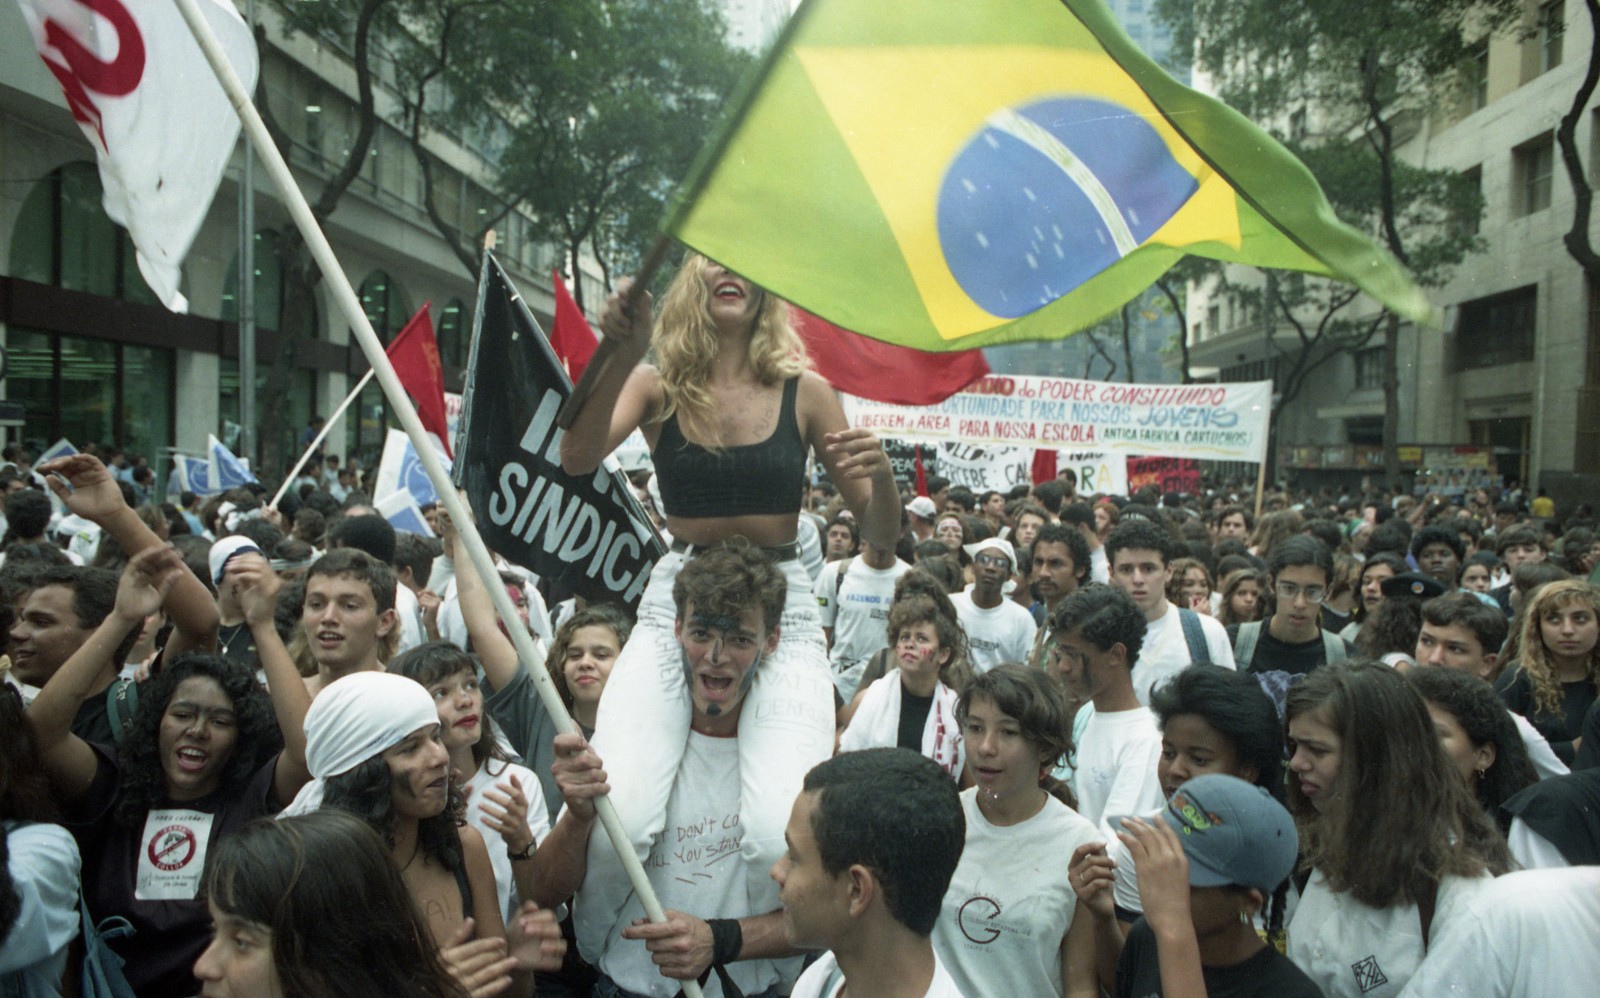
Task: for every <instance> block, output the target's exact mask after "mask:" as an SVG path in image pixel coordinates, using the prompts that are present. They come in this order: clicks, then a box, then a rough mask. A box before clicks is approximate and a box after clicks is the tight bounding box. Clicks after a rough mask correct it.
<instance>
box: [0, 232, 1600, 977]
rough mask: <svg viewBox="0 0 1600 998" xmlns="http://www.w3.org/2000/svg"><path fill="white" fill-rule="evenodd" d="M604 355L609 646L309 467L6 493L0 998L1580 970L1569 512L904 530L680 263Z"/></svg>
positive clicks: (819, 414) (1100, 504) (751, 314)
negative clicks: (539, 675) (653, 526)
mask: <svg viewBox="0 0 1600 998" xmlns="http://www.w3.org/2000/svg"><path fill="white" fill-rule="evenodd" d="M602 328H603V329H604V331H605V334H606V335H607V336H608V337H610V338H611V339H612V340H614V341H615V343H616V344H617V347H618V349H619V352H620V353H621V355H622V358H623V363H620V364H613V365H612V366H611V367H610V368H609V370H608V372H607V373H605V374H604V375H603V376H602V377H601V378H600V379H599V381H598V383H597V384H596V390H595V392H594V394H593V395H592V396H591V398H590V399H589V401H588V403H587V404H586V406H585V408H584V409H583V410H582V411H581V412H580V413H579V415H578V419H577V421H576V423H575V424H574V425H573V427H572V428H571V429H570V430H569V431H568V432H567V433H566V435H565V436H564V437H563V440H562V444H561V460H562V463H563V465H564V467H565V469H566V470H567V471H568V472H571V473H575V474H587V473H589V472H591V471H593V470H594V469H595V468H596V467H597V466H598V464H599V463H600V461H601V460H602V459H603V458H604V457H605V456H606V455H607V454H608V453H610V452H611V451H612V450H614V449H615V448H616V446H617V445H618V444H619V443H620V442H621V441H622V440H623V439H624V438H625V437H627V436H628V435H629V434H631V433H633V432H634V431H636V430H639V431H642V432H643V434H644V436H645V438H646V440H647V442H648V443H649V444H650V447H651V451H652V455H653V461H652V469H651V470H650V471H647V472H643V473H640V474H639V475H638V476H637V481H636V483H635V484H636V485H637V487H638V490H639V495H640V497H641V499H642V500H643V501H644V503H645V506H646V508H647V509H648V510H649V511H650V513H651V515H652V516H653V517H654V518H655V519H656V521H657V526H658V527H659V528H660V529H661V531H662V533H663V535H664V537H665V538H666V540H667V541H668V553H667V555H666V556H665V557H663V558H662V559H660V560H659V561H658V562H657V563H656V565H655V567H654V570H653V572H652V575H651V578H650V580H649V584H648V586H647V587H646V589H645V590H644V593H643V596H642V598H641V600H640V602H639V605H638V607H637V608H636V610H635V611H630V610H629V609H628V608H624V607H617V606H610V605H601V604H590V603H588V602H586V601H585V600H584V599H582V598H581V597H578V596H576V595H574V594H572V593H566V592H555V591H551V590H550V589H549V587H548V585H547V584H546V583H545V582H544V581H543V580H541V579H539V578H538V577H537V576H534V575H532V574H531V573H530V572H528V571H527V570H526V569H524V568H522V567H519V566H516V565H513V564H510V563H507V562H505V561H503V560H501V563H500V566H499V568H500V571H499V572H498V574H497V575H495V576H494V577H491V578H484V577H482V576H480V574H479V573H478V572H477V571H476V570H475V569H474V568H473V566H472V563H471V562H470V561H469V560H468V559H466V558H465V557H460V556H459V554H460V552H459V550H458V545H459V531H460V529H462V525H460V524H457V523H454V522H452V520H451V518H450V517H449V516H448V515H447V514H446V513H445V512H444V511H443V510H441V509H437V508H428V509H426V510H425V513H426V514H427V516H428V519H429V523H430V526H431V528H432V530H433V533H434V534H435V536H426V537H425V536H420V535H417V534H411V533H397V532H396V531H395V529H394V528H393V527H392V526H391V525H390V524H389V522H388V521H387V520H385V519H384V518H383V517H382V516H380V515H378V513H377V511H376V509H375V507H374V506H373V503H372V499H371V497H370V496H368V495H366V494H364V493H362V492H360V491H359V490H358V489H357V488H356V483H355V482H354V480H353V478H352V476H351V474H350V471H349V469H348V467H347V466H346V467H345V468H342V469H340V471H341V472H342V474H339V475H336V477H335V479H334V483H335V484H338V485H339V488H340V492H339V494H335V493H334V492H333V491H332V489H330V488H329V482H328V481H327V480H325V479H324V478H323V477H321V476H312V477H311V478H309V479H308V480H306V481H304V482H299V483H293V484H294V485H296V486H297V487H293V488H291V489H290V490H288V492H287V494H286V496H285V498H284V500H283V501H281V502H280V503H279V504H278V505H277V506H275V507H268V506H266V505H264V504H263V499H264V498H265V493H264V492H263V491H261V490H259V489H254V488H247V489H238V490H232V491H229V492H227V493H225V494H223V495H220V496H215V497H212V498H210V499H208V500H206V501H204V502H200V501H198V500H197V501H194V502H192V503H187V504H182V503H180V504H172V505H158V504H156V503H154V502H153V501H152V497H151V494H150V493H149V492H145V491H141V490H140V488H139V481H138V480H130V477H132V476H131V474H124V473H123V471H122V469H121V468H120V467H119V466H118V464H117V462H116V460H115V459H113V460H112V461H110V462H109V463H108V462H107V461H106V460H102V459H101V458H100V457H98V456H95V455H91V454H83V455H76V456H72V457H66V458H60V459H56V460H53V461H49V462H46V463H44V464H42V465H40V466H39V467H37V468H30V467H28V466H27V463H26V460H25V455H22V454H20V453H16V452H11V453H8V454H7V457H8V458H9V459H10V461H11V464H10V466H9V467H7V468H4V469H0V492H3V493H4V497H5V499H4V505H5V510H4V512H5V516H6V521H7V523H6V530H5V536H4V540H3V542H0V559H3V560H0V624H4V625H5V626H4V628H3V629H0V633H3V634H4V635H5V642H6V643H5V648H4V651H5V653H6V657H5V659H4V660H0V664H3V666H4V670H5V683H4V688H3V690H0V821H3V830H4V835H3V836H0V870H3V871H4V879H3V880H0V994H6V995H10V994H21V995H27V996H30V998H31V996H52V998H54V996H59V995H61V994H78V993H82V994H117V995H136V996H138V998H187V996H192V995H196V994H203V995H208V996H229V998H258V996H259V998H278V996H299V995H312V996H322V995H328V996H332V995H358V996H366V995H371V996H380V995H407V996H409V995H417V996H424V995H426V996H451V998H459V996H462V995H469V996H475V998H477V996H484V998H487V996H492V995H502V994H504V995H530V994H534V993H538V994H541V995H581V996H589V995H594V996H597V998H625V996H654V998H671V996H673V995H676V994H677V993H678V992H679V989H680V987H681V986H682V985H683V982H686V981H691V980H693V981H698V982H700V983H701V984H702V985H703V987H704V988H705V990H706V993H707V994H709V995H713V996H722V998H733V996H736V995H737V996H748V998H768V996H772V998H776V996H782V995H793V996H803V998H813V996H819V998H820V996H826V998H838V996H841V995H853V996H860V995H875V996H939V998H946V996H960V995H964V996H967V998H983V996H1005V998H1020V996H1029V998H1031V996H1040V998H1043V996H1049V995H1062V996H1065V995H1074V996H1093V995H1098V994H1102V993H1104V994H1112V995H1118V996H1130V998H1132V996H1139V998H1143V996H1147V995H1153V994H1165V995H1169V996H1178V995H1196V994H1211V995H1283V996H1290V998H1295V996H1301V995H1306V996H1311V995H1331V996H1346V995H1348V996H1352V998H1355V996H1374V995H1376V996H1384V995H1400V994H1406V995H1419V996H1426V995H1438V994H1460V995H1480V994H1481V995H1544V994H1552V995H1553V994H1567V993H1571V989H1570V986H1569V985H1570V982H1571V981H1574V980H1583V979H1588V978H1592V977H1593V976H1594V975H1595V974H1596V973H1600V956H1597V953H1600V947H1596V946H1594V945H1591V944H1592V943H1593V942H1594V941H1596V940H1600V817H1597V816H1600V706H1597V691H1600V588H1597V587H1596V580H1597V575H1600V564H1597V563H1600V540H1597V538H1596V533H1595V528H1594V525H1593V523H1592V522H1590V520H1589V519H1588V516H1587V511H1586V510H1581V509H1580V510H1579V511H1577V512H1576V513H1575V514H1574V515H1573V516H1571V517H1569V518H1568V519H1567V521H1566V522H1564V523H1559V524H1558V523H1557V521H1556V520H1555V519H1554V517H1553V511H1552V510H1551V509H1549V508H1548V506H1547V507H1544V508H1542V509H1541V510H1540V511H1541V512H1542V513H1544V514H1545V515H1543V516H1539V517H1536V516H1534V515H1532V513H1531V512H1530V511H1528V510H1525V509H1524V508H1523V505H1522V504H1521V503H1520V502H1519V501H1518V497H1516V496H1510V495H1508V496H1505V497H1501V496H1489V495H1487V494H1482V493H1479V494H1470V495H1469V494H1463V495H1462V496H1460V497H1457V501H1447V500H1444V499H1442V498H1440V497H1436V496H1431V495H1429V496H1424V497H1422V498H1421V499H1420V500H1419V499H1417V498H1415V497H1412V496H1405V495H1401V496H1393V495H1389V494H1386V493H1373V494H1357V495H1347V496H1334V495H1332V494H1329V493H1327V492H1323V493H1320V494H1303V493H1290V492H1287V491H1279V492H1275V493H1273V494H1272V495H1269V496H1267V497H1266V501H1265V503H1264V509H1263V511H1262V512H1261V514H1260V516H1259V518H1258V517H1257V515H1256V510H1255V508H1254V504H1253V503H1242V502H1241V496H1240V495H1239V494H1237V493H1235V492H1233V491H1232V490H1231V489H1230V488H1229V487H1228V486H1227V484H1226V483H1222V484H1219V485H1218V486H1217V487H1216V488H1213V489H1210V490H1208V491H1206V492H1205V493H1203V494H1200V495H1178V494H1161V493H1160V492H1159V490H1157V489H1154V488H1149V487H1146V488H1143V489H1140V490H1138V491H1136V492H1135V494H1133V495H1132V496H1105V495H1079V494H1078V492H1077V488H1076V485H1077V483H1076V481H1075V480H1074V479H1073V477H1072V475H1071V473H1070V472H1065V473H1063V474H1062V475H1060V476H1058V477H1055V478H1051V479H1048V480H1045V481H1041V482H1036V483H1034V484H1033V485H1031V486H1028V485H1024V486H1019V487H1017V488H1016V489H1014V490H1012V491H1011V492H1009V493H1002V492H1000V491H995V490H989V491H980V492H976V493H975V492H974V491H973V490H970V489H967V488H963V487H960V486H954V487H953V486H951V484H950V483H949V482H948V481H945V480H942V479H940V478H938V477H937V476H934V477H931V478H929V479H928V480H927V481H926V482H925V488H924V489H923V490H922V492H921V493H920V494H919V493H916V492H914V491H913V490H911V489H910V488H909V487H908V486H907V485H905V484H902V483H898V482H896V480H895V478H894V476H893V474H892V471H891V467H890V463H889V460H888V458H887V457H886V455H885V453H884V451H883V449H882V447H881V445H880V443H879V442H878V441H877V440H876V438H875V437H874V436H873V435H872V434H871V433H869V432H866V431H864V430H852V429H850V428H849V426H848V424H847V422H846V420H845V417H844V413H843V411H842V410H841V408H840V405H839V403H838V401H837V399H836V397H835V395H834V394H833V392H832V391H831V389H829V387H828V385H827V384H826V382H824V381H822V379H820V378H819V377H818V376H817V375H816V374H814V373H812V372H811V371H810V370H809V368H808V367H807V365H806V363H805V353H804V348H803V346H802V345H801V342H800V340H799V339H798V338H797V337H796V336H795V334H794V332H793V331H792V329H791V328H790V326H789V324H788V321H787V317H786V306H785V305H784V304H783V303H782V302H780V301H778V300H777V299H775V298H772V297H771V296H769V295H767V294H766V293H765V292H763V291H762V290H761V289H760V288H758V287H755V286H753V285H751V284H750V283H749V282H748V281H746V280H744V279H743V278H741V277H739V276H738V275H736V274H732V273H730V272H728V271H726V270H725V269H723V268H721V267H719V266H717V265H716V264H714V263H712V262H711V261H708V260H705V259H704V258H701V257H698V256H690V257H689V258H688V259H687V260H686V262H685V263H684V265H683V267H682V268H681V270H680V271H679V273H678V275H677V276H676V278H675V279H674V280H673V282H672V284H671V287H670V288H669V290H668V291H667V292H666V294H665V296H664V300H663V302H662V304H661V307H660V308H659V310H656V313H655V314H653V315H652V309H651V307H650V302H649V299H648V297H647V296H645V297H643V298H641V300H640V302H639V303H637V304H634V305H632V306H630V305H629V304H628V303H627V300H626V299H625V298H624V297H623V296H621V295H618V296H613V298H612V299H611V300H610V301H609V302H608V303H607V306H606V310H605V313H604V317H603V320H602ZM808 455H814V456H815V459H816V461H817V462H818V465H819V466H820V476H819V481H818V482H813V481H811V479H810V476H809V475H808V472H807V468H808ZM113 458H114V456H113ZM124 461H125V458H124ZM143 477H144V478H145V479H146V480H148V478H149V476H143ZM341 479H342V481H341ZM147 484H148V482H147ZM494 587H500V588H502V589H504V590H505V591H506V593H507V595H508V596H510V597H511V599H512V603H513V604H514V605H515V606H516V607H517V608H518V610H519V612H520V619H518V620H515V621H511V622H510V623H509V626H510V627H520V628H524V629H526V630H527V631H528V632H529V633H530V634H531V635H532V636H533V637H534V639H535V646H536V648H537V649H538V650H539V651H540V652H541V654H542V655H543V660H542V661H533V662H529V661H523V660H520V659H519V656H518V653H517V651H516V649H515V647H514V645H513V642H512V641H511V638H510V633H511V632H510V631H509V630H508V624H507V623H506V622H503V621H502V620H501V619H500V618H499V616H498V615H497V614H496V612H495V610H494V607H493V603H492V600H491V595H490V594H491V591H492V589H493V588H494ZM534 670H539V671H543V672H544V673H547V674H548V677H549V680H550V681H551V682H553V684H554V686H555V689H556V691H557V692H558V694H559V697H560V699H561V702H562V704H563V705H564V706H565V708H566V711H567V712H568V713H569V714H570V715H571V717H572V718H573V720H574V721H575V722H576V727H577V731H576V732H575V733H567V734H561V733H559V732H560V731H561V730H562V729H563V728H564V727H565V726H564V725H563V724H562V723H561V722H560V720H559V718H558V717H556V716H554V715H553V714H552V712H551V709H550V708H548V707H547V706H546V704H545V701H544V700H543V699H541V698H540V696H539V695H538V693H537V690H536V685H537V684H536V676H535V671H534ZM602 795H605V796H608V797H609V798H610V800H611V802H612V804H613V805H614V806H615V808H616V812H617V816H618V818H619V823H620V827H619V828H618V829H616V830H615V831H617V832H618V833H619V837H618V838H616V839H613V838H612V834H611V832H610V831H608V830H607V829H605V828H603V827H601V826H602V823H601V821H600V819H599V809H598V808H597V805H596V799H597V798H598V797H600V796H602ZM624 851H626V852H632V853H633V854H634V856H635V857H636V858H637V859H638V860H639V861H640V862H641V863H642V865H643V867H644V870H645V874H646V876H647V878H648V880H649V882H650V885H651V887H652V890H653V892H654V894H655V896H656V898H657V899H658V900H659V902H660V904H661V907H662V909H664V911H665V918H664V920H660V921H651V920H650V919H649V918H647V917H646V908H647V905H646V903H645V901H644V899H642V898H641V897H640V896H639V894H638V893H637V891H636V890H635V887H634V885H633V882H632V881H631V880H630V879H629V876H628V874H627V872H626V866H627V864H626V863H625V862H624V861H623V858H622V856H621V852H624ZM107 968H109V971H110V974H111V977H110V980H111V982H112V983H111V984H109V985H102V984H99V983H98V980H99V979H98V978H95V979H91V976H90V975H91V974H98V973H101V972H102V971H104V970H106V969H107ZM119 975H120V977H121V978H123V979H125V984H123V983H119V982H118V981H117V977H118V976H119ZM1586 975H1587V976H1586ZM106 987H109V988H111V990H103V988H106ZM119 987H120V988H122V990H116V988H119Z"/></svg>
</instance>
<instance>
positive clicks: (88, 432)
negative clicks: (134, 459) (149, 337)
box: [59, 336, 118, 448]
mask: <svg viewBox="0 0 1600 998" xmlns="http://www.w3.org/2000/svg"><path fill="white" fill-rule="evenodd" d="M60 341H61V367H60V382H59V384H60V392H61V434H60V435H61V436H64V437H66V438H67V439H68V440H71V441H72V442H73V444H75V445H76V446H77V447H79V448H83V447H84V446H85V445H87V444H90V443H96V444H110V443H114V442H115V441H116V437H117V422H118V420H117V356H116V353H117V349H116V344H114V343H108V342H106V341H104V340H88V339H81V338H79V337H77V336H62V337H60Z"/></svg>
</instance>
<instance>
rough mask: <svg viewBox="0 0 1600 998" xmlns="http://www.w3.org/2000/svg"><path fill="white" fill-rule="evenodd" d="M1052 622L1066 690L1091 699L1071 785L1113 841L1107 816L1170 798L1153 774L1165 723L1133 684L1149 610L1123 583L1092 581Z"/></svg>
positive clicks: (1145, 810)
mask: <svg viewBox="0 0 1600 998" xmlns="http://www.w3.org/2000/svg"><path fill="white" fill-rule="evenodd" d="M1050 627H1051V629H1052V630H1053V631H1054V632H1055V639H1056V651H1057V656H1058V660H1057V661H1058V670H1057V671H1058V674H1059V675H1060V676H1061V677H1062V679H1063V680H1064V681H1065V682H1066V684H1067V692H1068V693H1069V694H1070V695H1072V696H1074V697H1076V698H1077V699H1079V700H1081V701H1085V702H1092V703H1093V704H1094V714H1093V716H1092V717H1090V718H1089V721H1088V723H1087V724H1085V725H1084V728H1083V732H1082V733H1081V735H1079V737H1078V740H1077V749H1078V756H1077V763H1078V765H1077V769H1076V770H1075V771H1074V773H1073V777H1072V791H1073V793H1074V794H1075V795H1076V796H1077V798H1078V813H1079V814H1081V815H1083V816H1084V817H1085V818H1088V819H1089V820H1090V821H1092V822H1094V823H1095V824H1097V825H1100V826H1101V827H1102V830H1103V831H1104V832H1105V833H1106V835H1107V841H1110V835H1111V834H1112V829H1111V828H1110V826H1109V825H1108V824H1107V822H1106V819H1107V818H1109V817H1113V816H1118V817H1120V816H1122V815H1129V814H1149V813H1150V812H1151V811H1153V810H1155V809H1157V808H1159V807H1161V806H1162V804H1163V803H1165V800H1164V798H1163V797H1162V795H1161V784H1160V781H1159V780H1158V779H1157V778H1156V762H1157V760H1158V759H1160V757H1161V729H1160V728H1159V727H1158V726H1157V725H1156V719H1155V715H1153V714H1151V713H1150V708H1149V707H1146V706H1144V705H1143V704H1141V703H1140V702H1139V699H1138V697H1136V696H1135V695H1134V690H1133V671H1132V670H1133V662H1134V661H1135V660H1136V659H1137V658H1138V657H1139V646H1140V644H1141V643H1142V642H1143V641H1144V630H1145V619H1144V614H1143V613H1141V612H1140V611H1139V607H1138V605H1137V604H1135V603H1134V601H1133V599H1132V598H1131V597H1130V596H1128V594H1127V593H1125V592H1123V591H1122V590H1121V589H1117V588H1114V587H1111V586H1092V587H1090V588H1088V589H1080V590H1079V591H1078V592H1076V593H1073V594H1072V595H1071V596H1068V597H1067V598H1066V599H1065V600H1063V601H1062V603H1061V605H1060V606H1059V607H1057V608H1056V610H1055V612H1054V613H1053V614H1051V616H1050Z"/></svg>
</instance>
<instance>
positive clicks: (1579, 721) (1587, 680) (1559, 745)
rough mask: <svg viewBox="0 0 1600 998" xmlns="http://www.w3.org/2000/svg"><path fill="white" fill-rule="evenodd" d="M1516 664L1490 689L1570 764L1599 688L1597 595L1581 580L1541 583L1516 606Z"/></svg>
mask: <svg viewBox="0 0 1600 998" xmlns="http://www.w3.org/2000/svg"><path fill="white" fill-rule="evenodd" d="M1521 616H1522V629H1521V632H1520V635H1519V639H1518V643H1517V649H1518V651H1517V661H1516V663H1515V664H1514V665H1513V666H1511V667H1509V668H1507V669H1506V670H1505V671H1504V672H1502V673H1501V674H1500V680H1499V681H1498V682H1497V683H1496V684H1495V690H1496V692H1498V693H1499V694H1500V697H1501V699H1503V700H1504V701H1505V702H1506V706H1507V707H1510V708H1511V709H1512V710H1514V711H1516V712H1517V713H1518V714H1521V715H1522V716H1523V717H1525V718H1527V719H1528V720H1529V721H1530V722H1531V723H1532V724H1533V726H1534V727H1535V728H1537V729H1539V733H1540V734H1541V735H1544V737H1545V739H1546V740H1547V741H1548V742H1549V743H1550V747H1551V748H1552V749H1554V750H1555V753H1556V757H1557V758H1559V759H1560V760H1561V761H1562V762H1564V763H1566V764H1567V765H1569V766H1570V765H1572V762H1573V759H1574V757H1575V756H1576V755H1577V745H1576V744H1574V741H1575V739H1577V738H1578V737H1579V736H1580V735H1582V733H1583V715H1584V712H1585V711H1587V710H1588V709H1589V707H1590V705H1592V704H1593V703H1594V702H1595V699H1596V690H1597V688H1600V647H1597V646H1600V590H1596V589H1595V587H1594V586H1591V585H1589V583H1587V582H1584V581H1583V580H1581V579H1564V580H1561V581H1559V582H1550V583H1546V584H1545V585H1543V586H1540V587H1539V588H1538V589H1535V590H1533V592H1532V594H1531V596H1530V597H1529V598H1528V599H1527V601H1526V605H1525V606H1523V607H1521Z"/></svg>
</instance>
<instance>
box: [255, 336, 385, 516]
mask: <svg viewBox="0 0 1600 998" xmlns="http://www.w3.org/2000/svg"><path fill="white" fill-rule="evenodd" d="M376 373H378V369H377V368H375V367H369V368H367V373H366V374H363V375H362V376H361V380H360V381H357V382H356V386H355V387H354V388H352V389H351V390H350V394H349V395H346V396H345V397H344V401H343V402H340V403H339V408H337V409H335V410H333V415H331V416H329V417H328V420H327V422H325V423H323V424H322V429H320V430H318V431H317V435H316V436H315V437H314V438H312V441H311V446H309V447H307V448H306V452H305V453H304V454H301V455H300V460H298V461H296V462H295V463H294V467H293V468H290V469H289V474H288V475H286V476H284V479H283V484H282V485H280V486H278V494H277V495H275V496H273V497H272V501H271V502H269V503H267V505H268V506H271V507H273V508H277V505H278V500H279V499H282V498H283V494H284V493H285V492H288V491H289V486H290V485H292V484H294V476H296V475H298V474H300V469H301V468H304V467H305V466H306V462H307V461H309V460H311V452H312V451H314V450H316V449H317V448H318V447H320V446H321V445H322V441H324V440H326V439H327V437H328V434H329V433H331V432H333V424H335V423H337V422H338V421H339V417H340V416H343V415H344V411H345V410H346V409H348V408H350V403H352V402H354V401H355V400H356V396H357V395H360V394H361V389H363V388H365V387H367V382H369V381H371V380H372V376H373V375H374V374H376Z"/></svg>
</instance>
